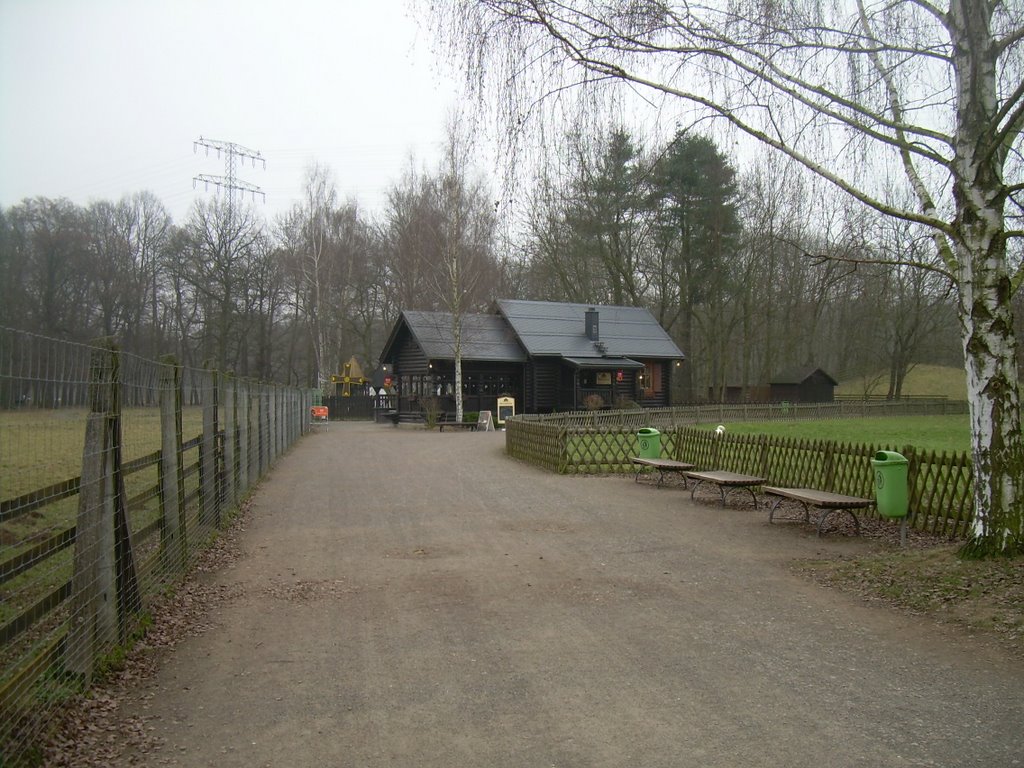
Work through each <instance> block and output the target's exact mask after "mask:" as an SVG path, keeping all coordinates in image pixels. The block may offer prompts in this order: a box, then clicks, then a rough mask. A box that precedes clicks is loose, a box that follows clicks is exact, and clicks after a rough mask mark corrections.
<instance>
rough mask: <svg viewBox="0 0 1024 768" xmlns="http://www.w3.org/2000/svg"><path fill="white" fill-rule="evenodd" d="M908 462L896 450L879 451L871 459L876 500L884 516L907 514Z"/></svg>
mask: <svg viewBox="0 0 1024 768" xmlns="http://www.w3.org/2000/svg"><path fill="white" fill-rule="evenodd" d="M908 464H909V462H908V461H907V457H906V456H904V455H903V454H902V453H896V452H895V451H878V452H877V453H876V454H875V457H874V458H873V459H872V460H871V468H872V469H873V470H874V472H875V501H876V503H877V505H878V514H880V515H881V516H882V517H906V516H907V509H908V507H909V502H908V493H907V466H908Z"/></svg>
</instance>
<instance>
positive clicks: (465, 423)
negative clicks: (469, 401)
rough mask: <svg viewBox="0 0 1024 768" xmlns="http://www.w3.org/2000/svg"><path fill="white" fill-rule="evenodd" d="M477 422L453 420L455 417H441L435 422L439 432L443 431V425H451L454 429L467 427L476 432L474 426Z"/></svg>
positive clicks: (476, 425) (475, 426)
mask: <svg viewBox="0 0 1024 768" xmlns="http://www.w3.org/2000/svg"><path fill="white" fill-rule="evenodd" d="M478 426H479V424H478V423H477V422H475V421H455V419H441V420H440V421H438V422H437V428H438V430H440V431H441V432H444V428H445V427H452V428H454V429H468V430H470V431H471V432H476V428H477V427H478Z"/></svg>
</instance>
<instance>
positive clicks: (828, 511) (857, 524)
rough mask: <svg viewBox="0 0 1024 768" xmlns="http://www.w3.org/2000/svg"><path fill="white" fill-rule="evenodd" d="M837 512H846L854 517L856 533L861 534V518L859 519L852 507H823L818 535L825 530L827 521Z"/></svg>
mask: <svg viewBox="0 0 1024 768" xmlns="http://www.w3.org/2000/svg"><path fill="white" fill-rule="evenodd" d="M837 512H846V513H848V514H849V515H850V517H852V518H853V529H854V531H856V535H857V536H860V520H858V519H857V513H856V512H854V511H853V510H852V509H823V510H822V511H821V519H819V520H818V536H819V537H820V536H821V533H822V531H824V530H825V521H826V520H828V519H829V517H831V516H832V515H834V514H835V513H837Z"/></svg>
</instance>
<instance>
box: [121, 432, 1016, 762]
mask: <svg viewBox="0 0 1024 768" xmlns="http://www.w3.org/2000/svg"><path fill="white" fill-rule="evenodd" d="M736 501H737V502H739V497H737V499H736ZM238 542H239V546H240V548H241V552H242V556H241V557H240V558H238V559H237V560H236V562H235V563H234V564H233V565H232V566H231V567H230V568H228V569H226V570H223V571H221V572H219V573H215V574H212V575H211V576H209V578H210V580H211V582H212V584H213V585H214V586H216V588H217V589H219V590H221V591H222V592H223V593H226V594H229V595H232V596H233V599H231V600H228V601H224V602H222V603H220V609H219V611H218V613H217V614H216V615H214V616H212V617H211V621H210V623H211V624H212V626H211V627H210V628H209V629H208V630H206V631H205V632H203V633H202V634H200V635H198V636H195V637H191V638H188V639H186V640H185V641H183V642H182V643H181V644H180V645H179V646H178V647H177V648H176V649H175V650H174V651H173V652H172V653H170V654H169V655H168V656H167V658H166V660H165V661H164V663H163V664H162V665H161V666H160V669H159V671H158V672H157V673H156V674H155V675H154V676H152V677H151V678H150V679H149V680H148V681H147V682H146V683H145V685H144V686H143V687H142V689H141V690H139V691H138V692H137V693H134V694H133V695H132V696H131V697H130V699H129V700H128V701H127V702H126V703H125V704H124V706H123V711H124V714H125V716H135V717H138V716H142V717H143V718H144V721H145V722H146V727H147V729H149V733H150V734H151V736H152V737H153V738H154V739H156V740H157V741H159V742H160V744H161V746H160V748H159V749H158V750H157V751H156V753H155V754H149V755H146V756H145V757H144V759H141V758H140V756H139V755H134V756H131V757H132V759H134V760H135V761H137V762H138V761H141V762H144V763H145V764H147V765H181V766H245V767H246V768H249V767H250V766H275V767H277V766H385V765H387V766H416V767H417V768H424V767H427V766H487V767H488V768H491V767H496V766H531V767H534V766H535V767H537V768H541V767H543V768H550V767H557V768H569V767H570V766H579V767H580V768H593V767H595V766H637V767H643V768H656V767H657V766H673V767H678V766H700V767H701V768H712V767H714V766H787V767H789V768H798V767H799V766H808V767H810V766H814V767H815V768H817V767H819V766H832V767H840V766H872V767H873V768H877V767H878V766H982V765H983V766H987V767H989V768H997V767H999V766H1014V765H1024V730H1022V723H1024V695H1022V693H1021V691H1024V664H1022V663H1021V661H1019V660H1014V659H1013V658H1011V657H1010V656H1008V655H1006V654H1005V653H1004V652H1002V651H1000V650H999V649H998V648H996V647H994V646H991V645H988V644H986V643H984V642H982V641H980V640H977V639H972V638H970V637H966V636H965V635H964V634H963V633H961V632H958V631H957V630H955V629H947V628H941V627H937V626H936V625H935V624H934V623H931V622H927V621H925V620H919V619H916V618H913V617H910V618H908V617H906V616H903V615H898V614H895V613H892V612H890V611H888V610H886V609H883V608H878V607H873V606H868V605H865V604H862V603H859V602H856V601H855V599H854V598H851V597H849V596H845V595H842V594H839V593H836V592H834V591H831V590H827V589H824V588H822V587H820V586H817V585H815V584H813V583H811V582H810V581H808V580H806V579H805V578H803V577H800V576H798V575H795V574H794V572H793V571H792V569H791V567H790V563H791V562H792V560H793V559H794V558H801V557H815V556H817V555H820V554H826V555H832V554H835V553H843V552H845V553H851V554H852V553H854V552H861V551H864V550H865V548H866V547H868V546H871V545H870V544H869V543H867V542H864V541H861V540H857V539H853V538H847V537H841V536H836V537H831V538H826V539H824V540H821V541H818V540H816V539H815V538H814V537H813V536H811V535H807V534H806V533H804V532H803V529H801V528H798V527H794V526H785V525H783V526H769V525H768V524H767V513H764V512H763V511H758V512H756V513H755V512H754V511H752V510H751V509H750V506H749V502H747V503H746V504H745V505H740V504H739V503H737V504H736V505H735V506H732V507H730V508H726V509H724V510H723V509H721V508H719V507H718V506H717V505H711V504H705V503H697V504H694V503H693V502H691V501H690V497H689V494H688V493H686V492H684V491H682V490H680V489H679V488H662V489H655V488H653V487H650V486H649V485H648V486H645V485H643V484H635V483H633V482H632V478H624V477H563V476H557V475H553V474H550V473H546V472H543V471H540V470H537V469H534V468H532V467H529V466H526V465H523V464H519V463H517V462H513V461H511V460H509V459H507V458H505V456H504V435H503V434H501V433H497V434H492V433H483V434H475V433H455V434H450V433H444V434H437V433H432V432H426V431H423V430H418V429H417V430H414V429H404V428H400V429H394V428H392V427H390V426H379V425H372V424H362V423H344V424H331V426H330V431H328V432H323V433H320V434H316V435H313V436H311V437H309V438H308V439H305V440H303V441H301V442H300V443H299V445H298V446H296V447H295V448H294V449H293V450H292V451H291V452H290V453H289V454H288V455H287V456H285V457H283V458H282V459H281V460H280V462H279V463H278V465H277V466H276V467H275V468H274V470H273V471H272V473H271V475H270V476H269V478H268V479H266V480H265V481H264V482H263V483H262V484H261V486H260V488H259V490H258V492H257V493H256V495H255V497H254V499H253V503H252V510H251V513H250V516H249V518H248V523H247V526H246V530H245V531H244V532H242V533H241V534H240V536H239V539H238Z"/></svg>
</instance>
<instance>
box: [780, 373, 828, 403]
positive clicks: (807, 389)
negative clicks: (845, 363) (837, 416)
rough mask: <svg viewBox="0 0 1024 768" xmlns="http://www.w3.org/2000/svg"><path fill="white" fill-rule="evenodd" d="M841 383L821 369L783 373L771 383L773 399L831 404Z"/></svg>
mask: <svg viewBox="0 0 1024 768" xmlns="http://www.w3.org/2000/svg"><path fill="white" fill-rule="evenodd" d="M837 386H839V382H838V381H836V380H835V379H833V378H832V377H831V376H830V375H829V374H827V373H825V371H823V370H822V369H821V368H797V369H793V370H789V371H783V372H782V373H780V374H779V375H778V376H775V377H773V378H772V380H771V381H770V382H769V388H770V391H771V399H772V400H773V401H776V402H790V403H831V402H832V401H833V400H834V399H835V388H836V387H837Z"/></svg>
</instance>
